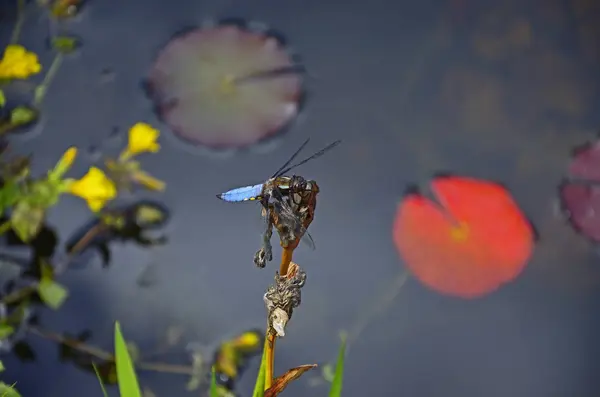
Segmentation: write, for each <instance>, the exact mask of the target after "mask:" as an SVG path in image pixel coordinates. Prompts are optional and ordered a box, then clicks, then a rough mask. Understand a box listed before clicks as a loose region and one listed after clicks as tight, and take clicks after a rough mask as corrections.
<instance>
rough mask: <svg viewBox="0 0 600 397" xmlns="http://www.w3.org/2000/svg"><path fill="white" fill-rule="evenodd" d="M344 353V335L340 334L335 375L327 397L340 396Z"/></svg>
mask: <svg viewBox="0 0 600 397" xmlns="http://www.w3.org/2000/svg"><path fill="white" fill-rule="evenodd" d="M345 355H346V336H345V335H342V344H341V346H340V350H339V352H338V357H337V363H336V364H335V375H334V377H333V382H331V389H329V397H341V395H342V383H343V381H344V356H345Z"/></svg>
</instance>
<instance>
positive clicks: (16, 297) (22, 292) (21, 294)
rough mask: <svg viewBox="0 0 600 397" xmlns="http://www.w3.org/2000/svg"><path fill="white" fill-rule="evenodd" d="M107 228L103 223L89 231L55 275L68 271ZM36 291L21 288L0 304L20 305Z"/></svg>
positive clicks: (60, 265)
mask: <svg viewBox="0 0 600 397" xmlns="http://www.w3.org/2000/svg"><path fill="white" fill-rule="evenodd" d="M8 224H9V226H10V222H8ZM3 226H4V224H2V225H0V232H1V229H2V227H3ZM105 228H106V226H105V225H104V224H102V223H101V224H98V225H97V226H94V227H93V228H91V229H90V230H88V231H87V233H86V234H85V235H84V236H83V237H82V238H81V239H80V240H79V241H78V242H77V243H76V244H75V246H74V247H73V249H72V250H71V252H70V254H69V256H67V258H66V259H65V260H64V261H63V262H62V263H59V264H58V265H57V266H56V267H55V269H54V272H55V274H61V273H63V272H64V271H65V270H67V268H68V266H69V264H70V263H71V260H73V258H74V257H75V255H76V254H77V253H78V252H80V251H81V250H82V249H84V248H85V247H86V246H87V245H88V244H89V242H90V241H92V240H93V239H94V237H96V236H97V235H98V234H99V233H101V232H102V231H104V230H105ZM0 234H1V233H0ZM36 291H37V287H36V286H35V285H28V286H26V287H23V288H19V289H18V290H15V291H13V292H11V293H10V294H8V295H5V296H3V297H2V298H1V299H0V303H3V304H5V305H10V304H13V303H18V302H20V301H21V300H23V299H25V298H27V297H28V296H29V295H31V294H33V293H35V292H36Z"/></svg>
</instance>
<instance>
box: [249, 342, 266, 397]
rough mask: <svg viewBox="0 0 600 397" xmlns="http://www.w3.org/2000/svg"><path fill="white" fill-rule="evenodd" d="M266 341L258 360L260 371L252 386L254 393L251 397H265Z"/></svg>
mask: <svg viewBox="0 0 600 397" xmlns="http://www.w3.org/2000/svg"><path fill="white" fill-rule="evenodd" d="M267 340H268V339H267ZM267 340H265V347H264V348H263V354H262V358H261V359H260V369H259V370H258V376H257V377H256V383H255V384H254V392H252V397H264V395H265V374H266V372H267V343H268V341H267Z"/></svg>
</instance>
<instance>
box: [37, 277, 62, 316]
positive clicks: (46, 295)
mask: <svg viewBox="0 0 600 397" xmlns="http://www.w3.org/2000/svg"><path fill="white" fill-rule="evenodd" d="M38 295H39V296H40V298H42V300H43V301H44V303H45V304H46V306H48V307H49V308H51V309H53V310H58V309H59V308H60V307H61V306H62V305H63V303H65V300H66V299H67V297H68V296H69V291H68V290H67V289H66V288H65V287H63V286H62V285H60V284H59V283H57V282H55V281H53V280H52V279H48V278H42V280H41V281H40V283H39V284H38Z"/></svg>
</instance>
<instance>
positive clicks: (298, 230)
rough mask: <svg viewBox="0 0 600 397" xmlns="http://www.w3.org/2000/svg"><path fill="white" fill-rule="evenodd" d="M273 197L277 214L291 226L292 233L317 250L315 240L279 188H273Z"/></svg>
mask: <svg viewBox="0 0 600 397" xmlns="http://www.w3.org/2000/svg"><path fill="white" fill-rule="evenodd" d="M273 198H274V204H275V210H276V211H277V215H278V216H279V218H280V219H281V220H282V223H284V224H286V225H287V226H288V227H290V228H291V231H292V233H293V234H294V236H295V237H296V238H297V237H298V236H300V237H301V238H300V241H301V242H302V243H304V244H305V245H307V246H308V247H309V248H310V249H312V250H315V248H316V247H315V241H314V240H313V238H312V236H311V235H310V233H308V231H307V230H306V228H305V227H304V225H303V223H304V222H303V221H302V219H301V218H300V216H299V215H298V214H297V213H296V212H295V211H294V210H293V209H292V207H291V206H290V204H289V202H288V200H286V198H285V197H283V195H282V193H281V191H280V190H279V189H274V190H273Z"/></svg>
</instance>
